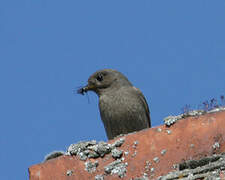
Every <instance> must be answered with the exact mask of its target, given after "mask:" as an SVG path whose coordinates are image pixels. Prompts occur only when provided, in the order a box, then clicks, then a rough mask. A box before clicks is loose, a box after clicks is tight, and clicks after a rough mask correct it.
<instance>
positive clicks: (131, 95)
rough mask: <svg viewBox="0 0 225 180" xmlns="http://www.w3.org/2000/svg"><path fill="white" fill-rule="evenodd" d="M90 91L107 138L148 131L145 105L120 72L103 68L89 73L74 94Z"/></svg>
mask: <svg viewBox="0 0 225 180" xmlns="http://www.w3.org/2000/svg"><path fill="white" fill-rule="evenodd" d="M87 91H94V92H95V93H96V94H97V95H98V97H99V109H100V114H101V119H102V121H103V124H104V127H105V130H106V133H107V137H108V139H113V138H114V137H116V136H118V135H120V134H128V133H131V132H134V131H139V130H142V129H146V128H150V127H151V122H150V113H149V108H148V104H147V102H146V100H145V97H144V96H143V94H142V92H141V91H140V90H139V89H138V88H136V87H134V86H133V85H132V84H131V83H130V81H129V80H128V79H127V78H126V77H125V76H124V75H123V74H122V73H120V72H118V71H116V70H112V69H103V70H99V71H97V72H95V73H94V74H92V75H91V76H90V77H89V79H88V85H87V86H84V87H82V88H81V89H79V90H78V91H77V92H78V93H80V94H84V93H86V92H87Z"/></svg>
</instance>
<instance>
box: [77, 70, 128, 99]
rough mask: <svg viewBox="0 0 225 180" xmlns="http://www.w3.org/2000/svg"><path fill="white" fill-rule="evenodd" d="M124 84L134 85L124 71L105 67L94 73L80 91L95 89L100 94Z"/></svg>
mask: <svg viewBox="0 0 225 180" xmlns="http://www.w3.org/2000/svg"><path fill="white" fill-rule="evenodd" d="M123 86H132V84H131V83H130V82H129V80H128V79H127V78H126V77H125V76H124V75H123V74H122V73H120V72H118V71H116V70H113V69H103V70H99V71H97V72H95V73H94V74H92V75H91V76H90V77H89V79H88V84H87V85H86V86H84V87H82V88H80V89H79V90H78V93H80V94H84V93H86V92H87V91H94V92H95V93H96V94H98V95H99V96H100V95H102V94H103V93H104V92H107V91H110V90H113V91H114V90H117V89H119V88H120V87H123Z"/></svg>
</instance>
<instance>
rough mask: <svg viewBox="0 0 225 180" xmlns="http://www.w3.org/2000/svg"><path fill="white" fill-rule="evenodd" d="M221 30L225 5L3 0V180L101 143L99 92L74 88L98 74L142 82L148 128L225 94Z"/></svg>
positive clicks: (0, 140) (201, 0)
mask: <svg viewBox="0 0 225 180" xmlns="http://www.w3.org/2000/svg"><path fill="white" fill-rule="evenodd" d="M224 32H225V1H205V0H198V1H196V0H189V1H180V0H174V1H166V0H164V1H150V0H149V1H132V0H129V1H126V0H125V1H91V0H86V1H74V0H68V1H62V0H39V1H34V0H20V1H16V0H8V1H6V0H5V1H4V0H2V1H0V83H1V88H0V100H1V101H0V109H1V111H0V112H1V113H0V119H1V125H0V147H1V149H0V162H1V164H2V165H1V173H0V179H5V180H12V179H28V167H29V166H31V165H33V164H37V163H40V162H41V161H42V160H43V158H44V156H45V155H46V154H47V153H49V152H51V151H53V150H66V148H67V147H68V146H69V145H70V144H72V143H76V142H78V141H81V140H92V139H96V140H98V141H100V140H104V141H106V140H107V138H106V134H105V131H104V128H103V124H102V122H101V119H100V115H99V111H98V99H97V96H96V95H95V94H94V93H89V94H88V97H87V96H81V95H78V94H73V93H72V90H73V89H74V88H75V89H76V88H77V87H79V86H81V85H85V84H86V82H87V79H88V77H89V76H90V75H91V74H92V73H93V72H95V71H96V70H99V69H103V68H113V69H117V70H119V71H121V72H122V73H123V74H125V75H126V76H127V77H128V79H129V80H130V81H131V82H132V83H133V84H134V85H135V86H136V87H138V88H140V89H141V90H142V92H143V93H144V95H145V97H146V99H147V101H148V104H149V107H150V111H151V119H152V125H153V126H157V125H160V124H162V123H163V118H164V117H165V116H168V115H176V114H179V113H181V108H182V107H184V106H185V105H186V104H190V105H192V106H193V107H197V106H198V105H199V104H201V103H202V102H203V101H205V100H210V99H212V98H219V97H220V95H225V81H224V77H225V35H224ZM88 98H89V100H88Z"/></svg>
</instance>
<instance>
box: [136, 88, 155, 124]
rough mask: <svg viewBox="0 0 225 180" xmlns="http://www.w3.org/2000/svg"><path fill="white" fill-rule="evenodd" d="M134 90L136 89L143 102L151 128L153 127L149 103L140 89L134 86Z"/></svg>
mask: <svg viewBox="0 0 225 180" xmlns="http://www.w3.org/2000/svg"><path fill="white" fill-rule="evenodd" d="M133 89H134V91H135V93H137V94H138V95H139V96H138V97H140V100H141V102H142V103H143V105H144V108H145V112H146V116H147V118H148V124H149V127H151V119H150V111H149V107H148V103H147V101H146V99H145V97H144V95H143V94H142V92H141V91H140V89H138V88H136V87H134V86H133Z"/></svg>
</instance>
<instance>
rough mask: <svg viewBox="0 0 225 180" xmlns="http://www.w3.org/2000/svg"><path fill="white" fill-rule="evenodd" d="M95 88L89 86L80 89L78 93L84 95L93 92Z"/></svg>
mask: <svg viewBox="0 0 225 180" xmlns="http://www.w3.org/2000/svg"><path fill="white" fill-rule="evenodd" d="M94 88H95V87H94V85H91V84H88V85H86V86H84V87H82V88H80V89H78V90H77V93H78V94H82V95H84V93H86V92H87V91H92V90H94Z"/></svg>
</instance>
